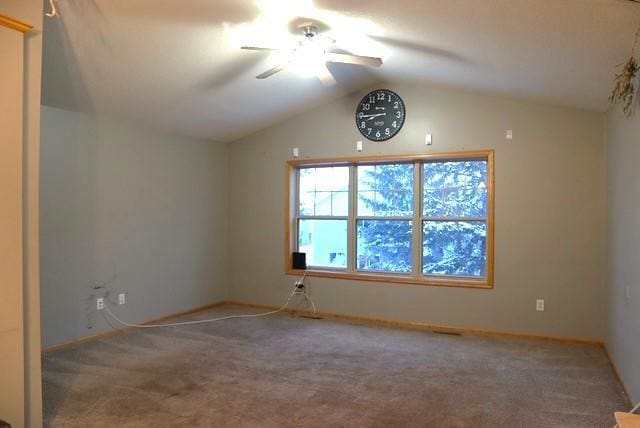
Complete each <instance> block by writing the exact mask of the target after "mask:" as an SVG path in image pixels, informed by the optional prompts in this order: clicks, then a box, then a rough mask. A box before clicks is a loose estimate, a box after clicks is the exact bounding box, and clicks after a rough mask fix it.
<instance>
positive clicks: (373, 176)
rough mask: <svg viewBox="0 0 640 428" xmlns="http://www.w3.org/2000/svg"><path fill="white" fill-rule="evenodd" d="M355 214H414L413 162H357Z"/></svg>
mask: <svg viewBox="0 0 640 428" xmlns="http://www.w3.org/2000/svg"><path fill="white" fill-rule="evenodd" d="M358 215H360V216H411V215H413V164H392V165H364V166H359V167H358Z"/></svg>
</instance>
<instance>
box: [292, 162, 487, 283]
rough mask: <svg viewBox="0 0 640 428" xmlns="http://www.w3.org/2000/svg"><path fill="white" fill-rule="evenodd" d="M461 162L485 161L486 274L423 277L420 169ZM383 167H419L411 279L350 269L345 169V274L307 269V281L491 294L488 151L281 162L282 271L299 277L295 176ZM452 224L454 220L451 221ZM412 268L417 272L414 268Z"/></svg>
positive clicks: (352, 216) (352, 214)
mask: <svg viewBox="0 0 640 428" xmlns="http://www.w3.org/2000/svg"><path fill="white" fill-rule="evenodd" d="M449 160H450V161H463V160H470V161H471V160H486V161H487V181H488V183H487V204H488V214H487V217H486V222H487V244H486V245H487V271H486V276H485V277H484V278H481V279H474V278H466V277H454V276H443V277H435V276H425V275H423V274H422V267H421V266H422V261H421V259H422V233H421V231H422V222H423V221H424V216H423V213H422V193H423V189H422V164H423V163H424V162H428V161H449ZM384 163H414V164H415V165H420V168H414V180H418V181H416V182H415V183H414V188H419V189H420V192H419V194H418V195H414V215H413V217H412V218H413V230H414V231H419V232H418V233H415V232H414V234H413V235H414V236H413V242H412V244H413V248H414V251H413V252H412V258H413V266H414V268H413V271H412V272H411V273H410V274H398V273H381V272H362V271H357V270H356V269H355V264H354V263H355V261H356V260H355V257H356V255H355V252H356V250H355V245H356V242H355V240H356V233H355V227H356V225H355V221H356V219H357V217H356V206H355V205H356V198H357V194H355V192H353V189H354V188H355V185H354V184H353V183H354V180H355V179H356V177H354V174H353V171H354V168H350V174H351V175H350V188H349V216H348V222H347V230H348V232H347V233H348V237H347V238H348V244H347V252H348V254H347V269H344V270H342V269H340V270H336V269H331V268H322V269H319V268H315V267H314V268H310V269H307V271H306V275H307V276H310V277H321V278H335V279H345V280H356V281H373V282H382V283H391V284H416V285H424V286H444V287H466V288H481V289H492V288H493V286H494V242H495V152H494V151H493V150H478V151H465V152H450V153H429V154H418V155H389V156H363V157H345V158H328V159H294V160H289V161H287V163H286V184H285V185H286V187H285V189H286V192H285V263H286V265H285V272H286V273H287V274H288V275H302V274H303V273H304V271H303V270H299V269H293V268H292V259H293V256H292V252H293V251H295V249H296V248H297V245H296V240H297V229H296V223H297V219H298V215H297V212H296V210H297V205H298V189H297V186H298V183H297V181H298V180H297V175H298V174H297V172H298V170H299V169H300V168H302V167H323V166H324V167H327V166H351V165H355V166H358V165H367V164H368V165H371V164H384ZM452 221H454V220H452ZM417 263H420V265H419V266H420V268H419V269H417V268H416V266H417Z"/></svg>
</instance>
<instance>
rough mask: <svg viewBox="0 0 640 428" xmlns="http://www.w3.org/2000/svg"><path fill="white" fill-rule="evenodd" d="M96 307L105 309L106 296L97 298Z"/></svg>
mask: <svg viewBox="0 0 640 428" xmlns="http://www.w3.org/2000/svg"><path fill="white" fill-rule="evenodd" d="M96 309H98V310H99V311H101V310H103V309H104V297H98V299H96Z"/></svg>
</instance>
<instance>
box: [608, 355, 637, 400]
mask: <svg viewBox="0 0 640 428" xmlns="http://www.w3.org/2000/svg"><path fill="white" fill-rule="evenodd" d="M603 348H604V352H605V354H607V359H608V360H609V363H610V364H611V368H612V369H613V373H614V374H615V375H616V377H617V378H618V382H620V385H622V389H623V391H624V396H625V397H626V398H627V404H628V405H629V409H631V407H633V402H632V400H631V396H630V395H629V388H627V385H626V384H625V383H624V380H622V376H620V370H618V366H617V365H616V361H615V360H614V359H613V357H612V356H611V352H609V348H607V344H606V343H605V344H604V345H603Z"/></svg>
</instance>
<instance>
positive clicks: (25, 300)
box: [0, 0, 43, 427]
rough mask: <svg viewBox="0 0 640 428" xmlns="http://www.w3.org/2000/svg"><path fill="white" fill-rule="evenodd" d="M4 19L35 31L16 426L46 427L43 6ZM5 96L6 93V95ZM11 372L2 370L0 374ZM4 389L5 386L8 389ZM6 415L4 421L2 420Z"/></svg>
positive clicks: (27, 74)
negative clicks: (41, 220) (41, 235)
mask: <svg viewBox="0 0 640 428" xmlns="http://www.w3.org/2000/svg"><path fill="white" fill-rule="evenodd" d="M0 13H2V14H4V15H7V16H10V17H12V18H15V19H18V20H20V21H22V22H25V23H28V24H30V25H33V27H34V28H33V30H32V31H30V32H29V33H28V34H26V36H25V39H24V45H23V47H24V63H23V65H24V69H23V71H24V80H23V82H24V86H23V91H22V92H21V94H20V97H21V98H22V102H23V119H24V122H23V125H22V134H23V135H22V178H23V181H22V192H23V195H22V200H23V207H22V215H23V218H22V233H23V235H22V236H23V244H22V245H23V255H22V259H23V264H22V267H23V269H22V274H23V293H22V301H21V302H20V304H21V306H22V311H21V315H22V317H23V321H22V324H23V334H24V338H23V341H22V343H23V352H21V353H22V358H23V362H24V367H25V370H24V394H23V395H22V396H20V394H16V395H17V396H16V397H15V398H16V399H17V400H18V401H19V402H20V407H21V408H22V409H23V410H22V413H23V418H22V419H21V420H20V421H19V422H16V423H14V426H16V427H20V426H27V427H38V426H41V425H42V387H41V374H40V283H39V240H38V192H39V189H38V185H39V180H38V174H39V144H40V83H41V63H42V18H43V7H42V1H40V0H6V1H3V2H1V3H0ZM4 55H5V52H4V51H2V52H0V61H1V62H2V66H0V77H2V78H3V79H4V77H3V76H2V74H3V72H4V71H5V68H4V67H5V58H4ZM2 96H3V97H5V96H6V93H5V92H4V91H3V92H2ZM7 370H9V369H8V368H7V367H5V366H1V365H0V372H5V373H6V371H7ZM3 387H4V388H6V386H4V385H3ZM1 417H2V415H0V418H1Z"/></svg>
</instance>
